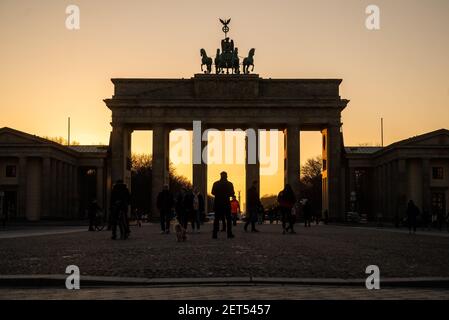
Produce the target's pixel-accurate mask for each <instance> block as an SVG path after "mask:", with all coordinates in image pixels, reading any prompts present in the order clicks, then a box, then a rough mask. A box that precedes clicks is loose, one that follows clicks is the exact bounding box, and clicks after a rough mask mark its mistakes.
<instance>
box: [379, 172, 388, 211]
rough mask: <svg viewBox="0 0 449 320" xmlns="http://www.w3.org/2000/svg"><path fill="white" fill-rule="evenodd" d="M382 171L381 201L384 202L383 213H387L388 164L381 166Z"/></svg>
mask: <svg viewBox="0 0 449 320" xmlns="http://www.w3.org/2000/svg"><path fill="white" fill-rule="evenodd" d="M380 170H381V171H380V172H381V190H380V192H381V193H380V197H381V203H382V215H384V216H385V215H386V213H387V212H386V211H387V199H386V190H385V188H386V176H387V174H386V172H387V171H386V165H385V164H382V165H381V167H380Z"/></svg>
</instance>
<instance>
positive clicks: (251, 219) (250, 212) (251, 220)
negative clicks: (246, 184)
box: [244, 181, 262, 232]
mask: <svg viewBox="0 0 449 320" xmlns="http://www.w3.org/2000/svg"><path fill="white" fill-rule="evenodd" d="M257 187H258V182H257V181H253V184H252V185H251V188H249V189H248V191H247V192H248V197H247V199H248V203H247V204H246V215H247V220H246V223H245V226H244V230H245V232H246V231H248V225H249V224H251V232H259V230H257V229H256V222H257V220H258V214H259V210H260V207H261V206H262V204H261V203H260V199H259V191H258V189H257Z"/></svg>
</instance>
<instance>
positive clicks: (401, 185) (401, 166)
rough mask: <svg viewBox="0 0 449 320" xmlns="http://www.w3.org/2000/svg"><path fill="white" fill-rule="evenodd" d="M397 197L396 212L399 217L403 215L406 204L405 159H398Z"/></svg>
mask: <svg viewBox="0 0 449 320" xmlns="http://www.w3.org/2000/svg"><path fill="white" fill-rule="evenodd" d="M397 197H398V200H397V201H398V204H397V212H396V213H397V214H398V216H399V217H403V216H404V215H405V208H406V204H407V161H406V160H405V159H399V160H398V181H397Z"/></svg>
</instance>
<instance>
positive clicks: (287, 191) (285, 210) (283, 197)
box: [278, 184, 296, 234]
mask: <svg viewBox="0 0 449 320" xmlns="http://www.w3.org/2000/svg"><path fill="white" fill-rule="evenodd" d="M295 202H296V197H295V193H294V192H293V189H292V187H291V186H290V185H289V184H286V185H285V188H284V190H282V191H281V192H279V194H278V203H279V208H280V210H281V219H282V233H283V234H285V233H286V232H287V231H288V230H290V232H292V233H294V232H295V231H294V229H293V219H292V218H293V217H292V214H291V211H292V208H293V206H294V205H295ZM287 223H288V227H286V225H287Z"/></svg>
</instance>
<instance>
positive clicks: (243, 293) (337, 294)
mask: <svg viewBox="0 0 449 320" xmlns="http://www.w3.org/2000/svg"><path fill="white" fill-rule="evenodd" d="M3 299H8V300H16V299H20V300H23V299H26V300H33V299H44V300H54V299H64V300H65V299H82V300H86V299H90V300H91V299H95V300H102V299H108V300H110V299H137V300H155V299H157V300H178V299H179V300H195V299H201V300H248V299H251V300H311V299H312V300H321V299H325V300H331V299H339V300H372V299H374V300H388V299H401V300H414V299H418V300H425V299H432V300H449V290H444V289H415V288H406V289H403V288H385V289H383V288H381V289H380V290H367V289H364V288H354V287H326V286H230V287H227V286H225V287H215V286H211V287H207V286H204V287H151V288H148V287H144V288H142V287H138V288H134V287H133V288H81V289H80V290H65V289H0V300H3Z"/></svg>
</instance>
